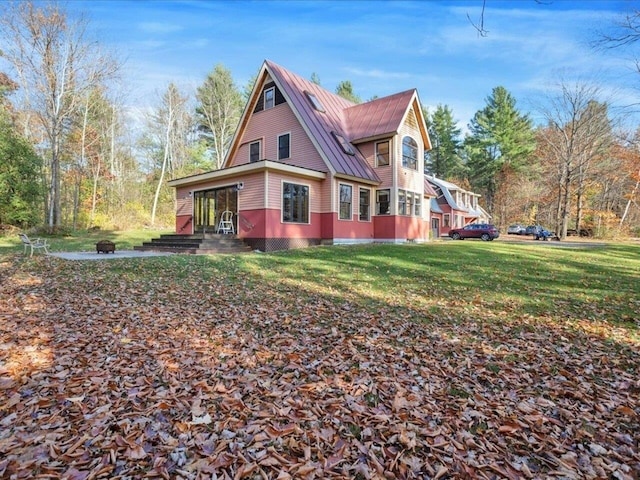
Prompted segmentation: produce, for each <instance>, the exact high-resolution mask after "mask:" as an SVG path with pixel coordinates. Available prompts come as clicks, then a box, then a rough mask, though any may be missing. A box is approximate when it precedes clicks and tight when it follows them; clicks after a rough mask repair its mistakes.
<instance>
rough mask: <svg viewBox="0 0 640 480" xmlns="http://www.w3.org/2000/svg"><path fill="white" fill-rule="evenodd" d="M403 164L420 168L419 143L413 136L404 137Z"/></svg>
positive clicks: (412, 168)
mask: <svg viewBox="0 0 640 480" xmlns="http://www.w3.org/2000/svg"><path fill="white" fill-rule="evenodd" d="M402 166H403V167H404V168H410V169H411V170H418V144H417V143H416V141H415V140H414V139H413V138H411V137H404V138H403V139H402Z"/></svg>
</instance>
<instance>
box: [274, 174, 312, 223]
mask: <svg viewBox="0 0 640 480" xmlns="http://www.w3.org/2000/svg"><path fill="white" fill-rule="evenodd" d="M285 183H292V184H294V185H302V186H303V187H308V188H309V215H308V217H309V221H308V222H306V223H305V222H285V221H284V198H283V195H284V184H285ZM311 199H312V195H311V184H310V183H303V182H298V181H297V180H287V179H284V178H283V179H281V180H280V223H281V224H283V225H311Z"/></svg>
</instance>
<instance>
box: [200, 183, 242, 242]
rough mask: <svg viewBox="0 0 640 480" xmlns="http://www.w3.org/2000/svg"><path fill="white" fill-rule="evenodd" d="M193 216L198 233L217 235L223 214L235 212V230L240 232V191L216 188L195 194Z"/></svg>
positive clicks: (231, 188)
mask: <svg viewBox="0 0 640 480" xmlns="http://www.w3.org/2000/svg"><path fill="white" fill-rule="evenodd" d="M193 209H194V212H193V216H194V222H195V231H196V233H216V231H217V230H218V225H217V222H218V221H219V220H220V217H221V216H222V212H224V211H225V210H229V211H231V212H233V225H234V229H235V231H236V232H237V231H238V219H237V216H238V191H237V189H236V188H235V186H234V187H222V188H214V189H211V190H202V191H199V192H195V193H194V198H193Z"/></svg>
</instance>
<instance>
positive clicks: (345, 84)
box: [336, 80, 362, 103]
mask: <svg viewBox="0 0 640 480" xmlns="http://www.w3.org/2000/svg"><path fill="white" fill-rule="evenodd" d="M336 95H340V96H341V97H342V98H346V99H347V100H349V101H351V102H353V103H362V99H361V98H360V97H359V96H358V95H356V94H355V93H354V91H353V85H351V82H350V81H349V80H343V81H342V82H340V83H339V84H338V86H337V87H336Z"/></svg>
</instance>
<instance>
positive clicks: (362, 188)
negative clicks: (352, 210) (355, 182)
mask: <svg viewBox="0 0 640 480" xmlns="http://www.w3.org/2000/svg"><path fill="white" fill-rule="evenodd" d="M363 190H366V191H367V192H369V194H368V197H369V218H368V219H367V220H362V219H361V218H360V192H362V191H363ZM371 193H372V191H371V189H370V188H365V187H358V221H359V222H364V223H371V217H372V216H373V215H371Z"/></svg>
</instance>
